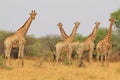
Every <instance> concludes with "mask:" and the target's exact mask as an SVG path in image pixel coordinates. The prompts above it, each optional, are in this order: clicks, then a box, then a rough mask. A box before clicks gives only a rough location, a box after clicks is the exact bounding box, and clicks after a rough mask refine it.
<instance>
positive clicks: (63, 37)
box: [57, 22, 80, 42]
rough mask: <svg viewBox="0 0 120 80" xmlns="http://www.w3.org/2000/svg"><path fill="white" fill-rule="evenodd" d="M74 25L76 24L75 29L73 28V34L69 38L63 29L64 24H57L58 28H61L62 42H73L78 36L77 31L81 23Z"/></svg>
mask: <svg viewBox="0 0 120 80" xmlns="http://www.w3.org/2000/svg"><path fill="white" fill-rule="evenodd" d="M74 24H75V26H74V28H73V30H72V33H71V34H70V35H69V36H68V35H67V34H66V33H65V31H64V29H63V28H62V23H58V24H57V26H58V27H59V30H60V33H61V37H62V40H63V41H64V40H66V41H71V42H72V41H74V39H75V35H76V31H77V29H78V27H79V25H80V23H79V22H76V23H74Z"/></svg>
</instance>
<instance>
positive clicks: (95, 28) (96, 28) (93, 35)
mask: <svg viewBox="0 0 120 80" xmlns="http://www.w3.org/2000/svg"><path fill="white" fill-rule="evenodd" d="M97 30H98V26H95V27H94V29H93V31H92V33H91V34H90V35H89V36H88V38H87V39H86V40H90V41H92V42H94V40H95V37H96V33H97Z"/></svg>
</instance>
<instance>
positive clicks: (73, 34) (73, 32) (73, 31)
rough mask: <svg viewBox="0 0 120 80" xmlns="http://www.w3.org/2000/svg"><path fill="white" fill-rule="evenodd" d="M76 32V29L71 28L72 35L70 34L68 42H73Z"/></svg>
mask: <svg viewBox="0 0 120 80" xmlns="http://www.w3.org/2000/svg"><path fill="white" fill-rule="evenodd" d="M76 31H77V27H76V26H75V27H74V28H73V30H72V33H71V34H70V36H69V40H70V41H74V39H75V35H76Z"/></svg>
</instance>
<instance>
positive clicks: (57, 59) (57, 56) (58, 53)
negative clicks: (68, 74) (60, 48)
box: [55, 52, 60, 65]
mask: <svg viewBox="0 0 120 80" xmlns="http://www.w3.org/2000/svg"><path fill="white" fill-rule="evenodd" d="M59 57H60V52H56V62H55V65H57V64H58V61H59Z"/></svg>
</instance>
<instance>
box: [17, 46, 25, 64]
mask: <svg viewBox="0 0 120 80" xmlns="http://www.w3.org/2000/svg"><path fill="white" fill-rule="evenodd" d="M23 57H24V45H20V46H19V53H18V64H20V59H21V64H22V66H24V61H23Z"/></svg>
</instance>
